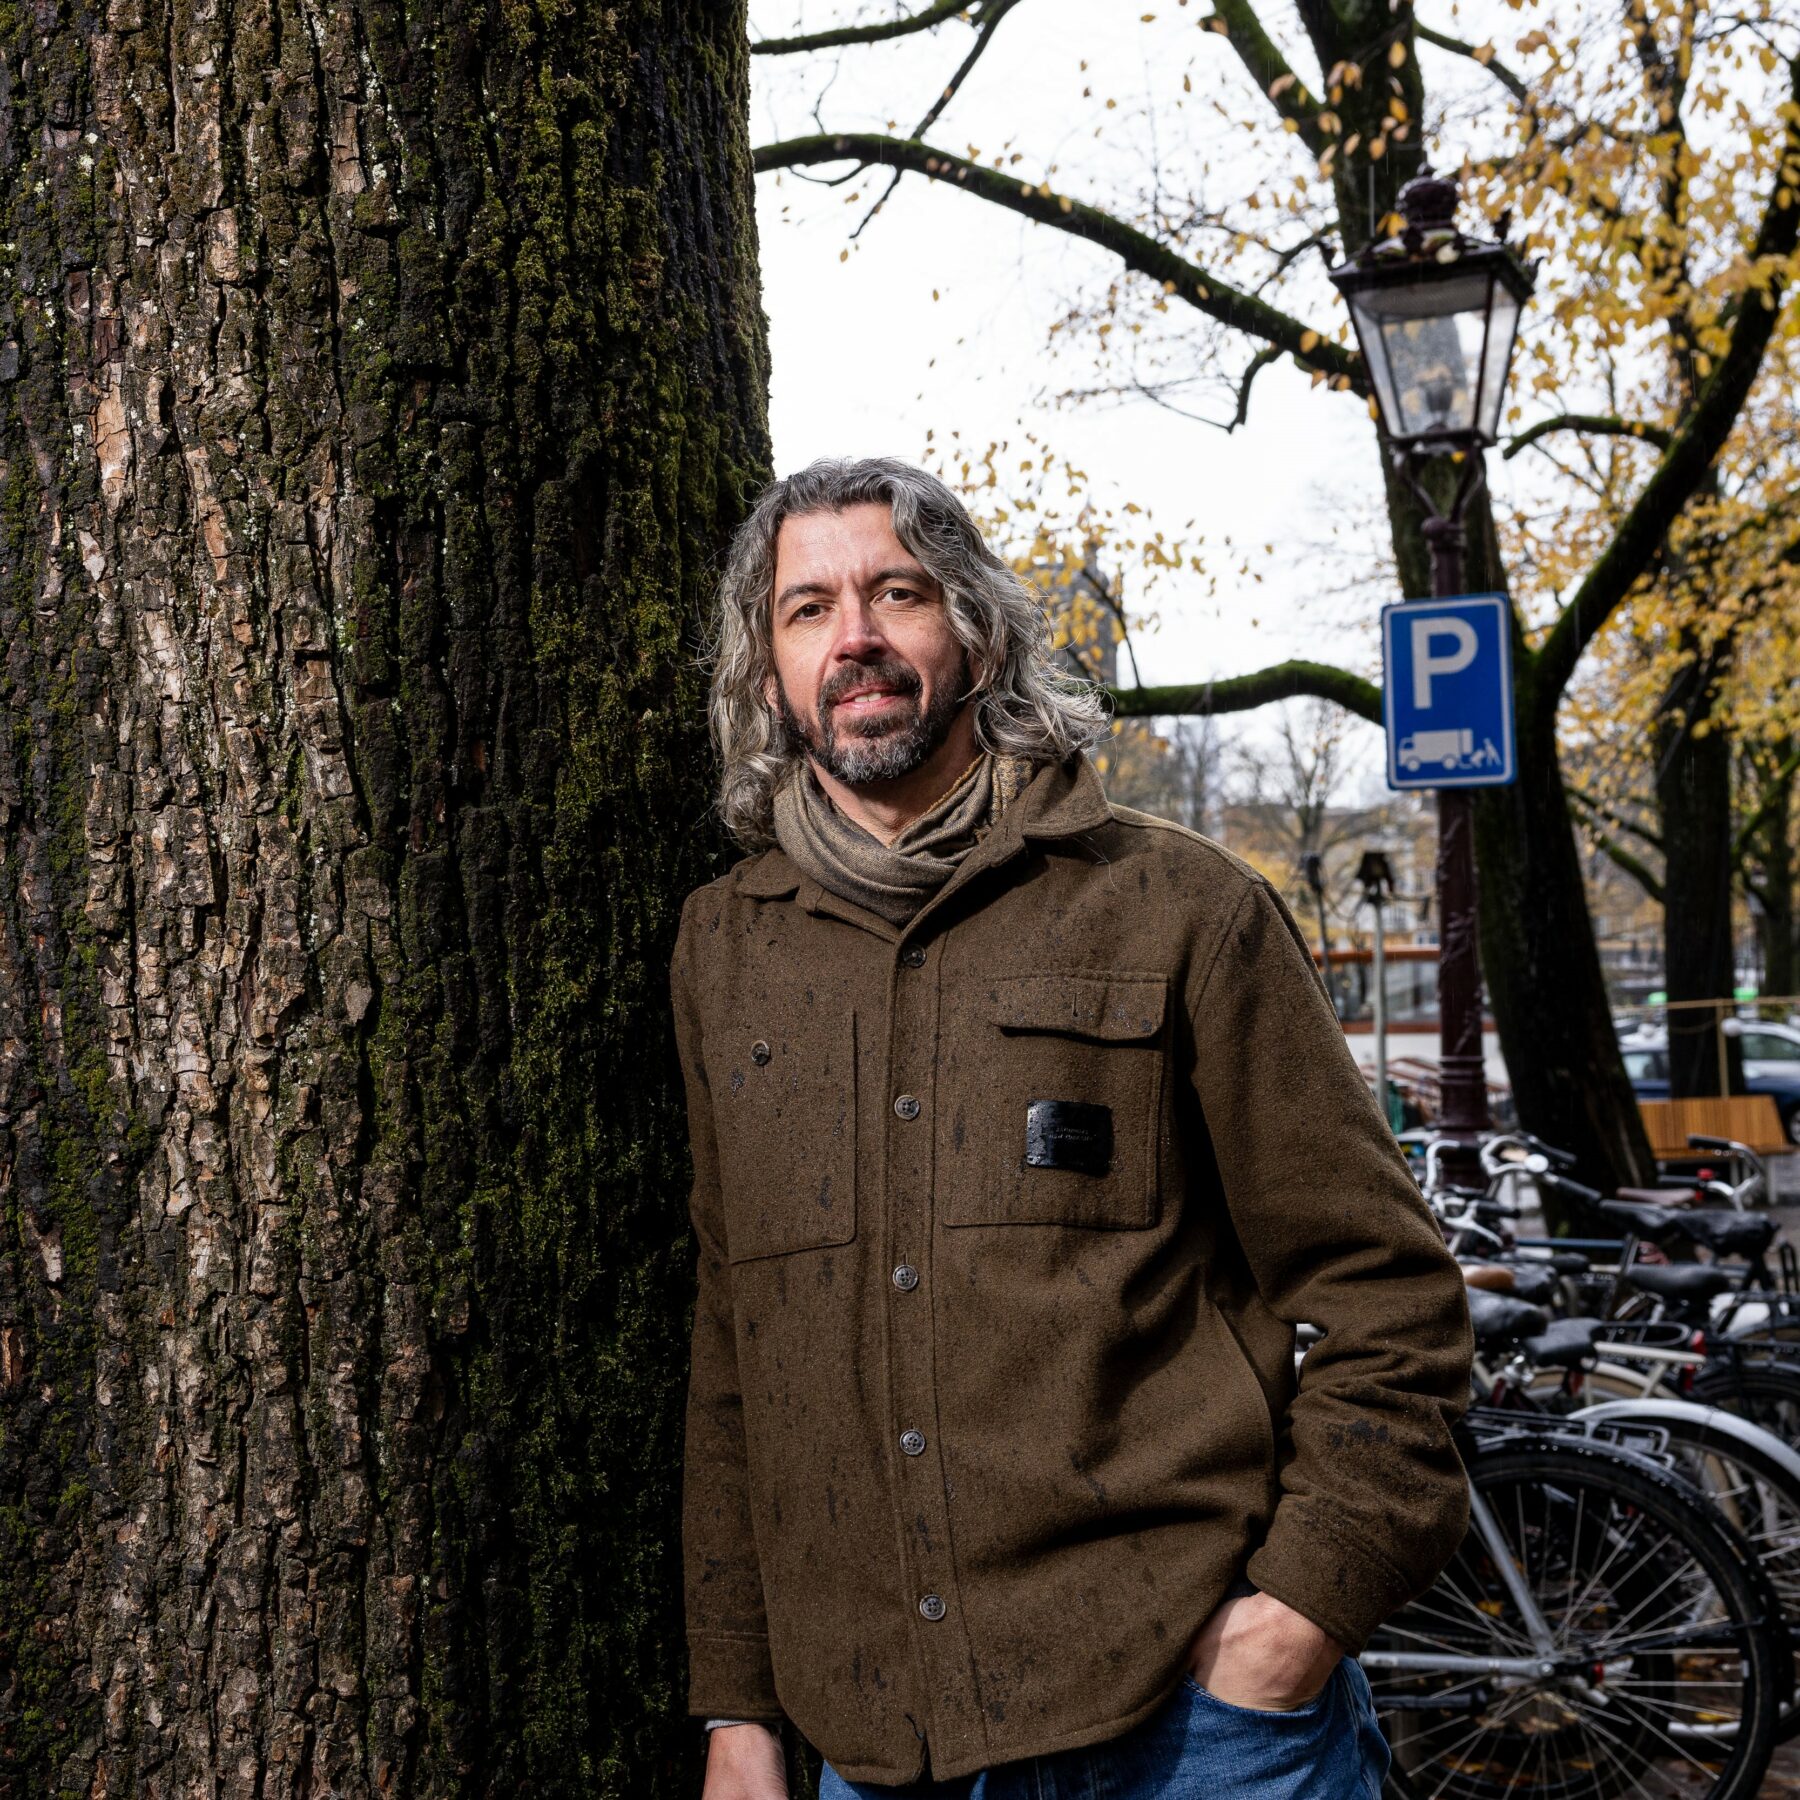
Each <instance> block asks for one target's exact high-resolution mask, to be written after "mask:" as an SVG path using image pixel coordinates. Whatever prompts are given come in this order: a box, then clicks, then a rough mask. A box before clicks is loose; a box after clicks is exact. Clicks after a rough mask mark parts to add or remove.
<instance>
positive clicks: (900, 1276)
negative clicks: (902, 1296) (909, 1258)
mask: <svg viewBox="0 0 1800 1800" xmlns="http://www.w3.org/2000/svg"><path fill="white" fill-rule="evenodd" d="M918 1285H919V1271H918V1270H917V1269H915V1268H914V1267H913V1266H912V1264H911V1263H902V1264H901V1265H900V1266H899V1268H897V1269H896V1270H895V1271H894V1286H895V1287H897V1288H901V1289H903V1290H904V1291H905V1292H907V1293H909V1294H910V1293H911V1292H912V1290H913V1289H914V1288H916V1287H917V1286H918Z"/></svg>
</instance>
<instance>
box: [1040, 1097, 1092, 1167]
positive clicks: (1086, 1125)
mask: <svg viewBox="0 0 1800 1800" xmlns="http://www.w3.org/2000/svg"><path fill="white" fill-rule="evenodd" d="M1112 1154H1113V1124H1112V1108H1111V1107H1110V1106H1092V1105H1090V1104H1089V1103H1088V1102H1087V1101H1085V1100H1033V1101H1032V1102H1031V1104H1030V1105H1029V1106H1028V1107H1026V1109H1025V1166H1026V1167H1027V1168H1030V1169H1070V1170H1073V1171H1074V1173H1076V1174H1077V1175H1105V1174H1107V1173H1108V1172H1109V1171H1110V1170H1111V1168H1112Z"/></svg>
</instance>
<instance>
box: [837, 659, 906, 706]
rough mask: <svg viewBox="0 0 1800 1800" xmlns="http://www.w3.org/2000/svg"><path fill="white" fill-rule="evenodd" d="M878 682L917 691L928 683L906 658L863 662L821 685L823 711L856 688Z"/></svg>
mask: <svg viewBox="0 0 1800 1800" xmlns="http://www.w3.org/2000/svg"><path fill="white" fill-rule="evenodd" d="M872 683H873V684H878V685H879V686H881V687H884V688H888V689H889V690H891V691H892V692H893V693H896V694H901V695H907V696H910V695H913V694H916V693H918V691H919V690H920V688H922V687H923V686H924V685H925V684H924V683H923V682H922V681H920V679H919V677H918V675H917V673H916V672H915V671H914V670H912V669H910V668H909V667H908V666H907V665H906V664H905V663H903V662H878V663H863V664H862V665H861V666H860V667H857V668H854V669H843V670H841V671H839V673H838V674H836V675H834V676H832V677H831V679H830V680H829V681H827V682H826V683H825V685H824V686H823V687H821V688H820V689H819V711H820V712H821V713H823V712H825V711H826V710H827V709H828V708H830V707H833V706H835V705H837V703H838V702H839V701H840V700H841V699H843V697H844V696H845V695H846V694H847V693H849V692H850V690H851V689H852V688H860V687H868V686H870V685H871V684H872Z"/></svg>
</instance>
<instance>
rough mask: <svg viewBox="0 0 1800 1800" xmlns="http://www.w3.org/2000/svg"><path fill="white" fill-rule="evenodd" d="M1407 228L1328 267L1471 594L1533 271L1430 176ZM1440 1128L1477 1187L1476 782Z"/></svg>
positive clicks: (1449, 855) (1403, 463)
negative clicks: (1436, 461)
mask: <svg viewBox="0 0 1800 1800" xmlns="http://www.w3.org/2000/svg"><path fill="white" fill-rule="evenodd" d="M1400 216H1401V219H1402V220H1403V222H1404V223H1403V228H1402V230H1401V231H1400V232H1399V233H1398V234H1396V235H1395V236H1393V237H1390V238H1386V239H1384V240H1382V241H1380V242H1378V243H1374V244H1371V245H1370V246H1369V247H1368V248H1367V249H1365V250H1364V251H1363V252H1362V253H1361V255H1359V256H1357V257H1355V258H1354V259H1353V260H1351V261H1349V262H1347V263H1344V264H1342V265H1340V266H1339V267H1338V268H1337V269H1335V270H1333V271H1332V277H1331V278H1332V280H1333V281H1334V282H1335V283H1336V284H1337V286H1338V287H1339V289H1340V290H1341V291H1342V292H1343V295H1344V297H1345V299H1346V300H1347V301H1348V302H1349V306H1350V317H1351V320H1352V321H1353V323H1354V324H1355V327H1356V336H1357V342H1358V344H1359V346H1360V347H1361V350H1362V354H1363V362H1364V364H1365V365H1366V367H1367V369H1368V372H1369V384H1370V387H1371V388H1372V389H1373V391H1374V396H1375V404H1376V408H1377V410H1378V412H1379V413H1380V416H1381V427H1382V433H1383V436H1384V438H1385V439H1386V441H1387V444H1388V447H1389V451H1390V454H1391V455H1392V457H1393V460H1394V466H1395V469H1396V471H1397V472H1398V473H1399V475H1400V477H1401V479H1402V480H1404V481H1405V482H1406V483H1407V485H1408V486H1409V487H1410V488H1411V489H1412V491H1413V492H1414V494H1416V495H1417V496H1418V498H1419V500H1420V502H1421V504H1422V506H1423V507H1424V510H1425V514H1426V517H1425V524H1424V532H1425V541H1426V544H1427V545H1428V547H1429V549H1430V552H1431V592H1432V598H1434V599H1453V598H1455V597H1457V596H1458V595H1460V594H1462V593H1463V592H1464V585H1463V551H1464V544H1465V533H1464V528H1463V510H1464V507H1465V506H1466V505H1467V503H1468V499H1469V496H1470V494H1471V493H1473V492H1474V490H1475V488H1476V487H1477V486H1478V485H1479V483H1480V481H1481V476H1482V452H1483V450H1485V449H1486V448H1487V447H1488V446H1489V445H1491V444H1493V443H1494V442H1495V441H1496V440H1497V438H1498V436H1499V425H1500V403H1501V398H1502V395H1503V392H1504V389H1505V385H1506V374H1507V369H1508V367H1509V365H1510V363H1511V360H1512V347H1513V340H1514V338H1515V337H1516V335H1517V332H1518V324H1519V313H1520V310H1521V309H1522V307H1523V306H1524V303H1525V300H1526V297H1527V296H1528V295H1529V294H1530V292H1531V288H1532V273H1531V271H1530V269H1528V268H1527V267H1526V266H1525V264H1523V263H1522V262H1521V261H1520V260H1519V259H1518V258H1517V257H1516V256H1515V255H1514V254H1513V253H1512V251H1511V250H1509V249H1507V247H1506V246H1505V245H1504V244H1500V243H1492V242H1486V241H1483V240H1479V239H1475V238H1469V237H1465V236H1464V235H1463V234H1462V233H1461V232H1460V231H1458V230H1457V228H1456V187H1455V184H1454V183H1452V182H1449V181H1445V180H1443V179H1442V178H1441V177H1439V176H1435V175H1432V174H1431V173H1429V171H1427V172H1426V173H1424V174H1421V175H1420V176H1419V177H1418V178H1417V179H1415V180H1413V181H1410V182H1408V183H1407V184H1406V186H1405V187H1404V188H1403V189H1401V192H1400ZM1438 456H1450V457H1452V458H1454V459H1455V462H1456V466H1457V480H1456V484H1455V488H1454V491H1453V495H1452V498H1451V501H1450V504H1449V506H1448V507H1447V508H1440V507H1439V506H1438V504H1437V502H1436V501H1435V500H1434V499H1433V497H1432V496H1431V494H1429V493H1428V492H1427V491H1426V489H1425V487H1424V486H1423V485H1422V484H1421V482H1420V480H1419V475H1420V470H1421V466H1422V465H1423V463H1424V462H1425V461H1426V460H1427V459H1428V458H1431V457H1438ZM1437 808H1438V864H1437V890H1438V946H1439V948H1438V1014H1439V1038H1438V1081H1439V1089H1440V1094H1441V1108H1440V1114H1439V1128H1440V1130H1441V1131H1442V1132H1443V1133H1444V1134H1445V1135H1446V1136H1449V1137H1452V1138H1455V1139H1456V1140H1458V1144H1459V1149H1458V1151H1457V1152H1456V1153H1455V1154H1454V1155H1453V1156H1452V1157H1449V1158H1446V1173H1447V1174H1448V1175H1449V1177H1450V1179H1452V1180H1456V1181H1464V1182H1468V1183H1470V1184H1471V1185H1479V1184H1480V1181H1481V1165H1480V1161H1479V1159H1478V1157H1477V1156H1476V1143H1477V1140H1478V1137H1479V1135H1480V1133H1482V1132H1484V1131H1486V1130H1487V1129H1488V1127H1489V1123H1490V1120H1489V1116H1488V1104H1487V1078H1486V1073H1485V1069H1484V1066H1483V1059H1482V1054H1481V960H1480V953H1479V949H1478V944H1477V931H1476V900H1475V840H1474V818H1473V807H1472V800H1471V796H1470V793H1469V790H1468V789H1467V788H1466V787H1441V788H1439V789H1438V790H1437Z"/></svg>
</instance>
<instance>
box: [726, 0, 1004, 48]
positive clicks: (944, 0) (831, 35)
mask: <svg viewBox="0 0 1800 1800" xmlns="http://www.w3.org/2000/svg"><path fill="white" fill-rule="evenodd" d="M983 10H984V9H983V8H981V7H980V5H979V4H971V0H933V3H932V4H931V5H930V6H927V7H926V8H925V9H924V10H923V11H922V12H916V13H912V14H910V15H909V16H908V17H906V18H904V19H889V20H888V21H887V22H886V23H885V24H882V25H840V26H838V27H837V28H836V29H835V30H832V31H814V32H809V33H808V34H807V35H806V36H805V37H790V38H764V39H763V40H762V41H761V42H760V43H754V44H752V45H751V46H750V54H751V55H752V56H794V55H798V54H800V53H801V52H803V51H807V50H836V49H838V48H839V47H840V46H842V45H845V44H879V43H883V42H885V41H886V40H887V39H889V38H897V37H908V36H910V35H911V34H912V33H913V32H915V31H930V30H932V29H933V27H935V26H938V25H942V24H943V22H944V21H945V20H946V19H968V20H969V21H970V22H971V23H978V22H979V20H980V15H981V13H982V11H983Z"/></svg>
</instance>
